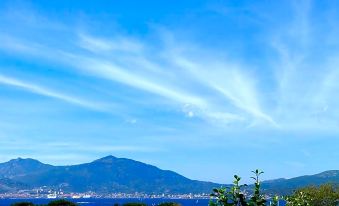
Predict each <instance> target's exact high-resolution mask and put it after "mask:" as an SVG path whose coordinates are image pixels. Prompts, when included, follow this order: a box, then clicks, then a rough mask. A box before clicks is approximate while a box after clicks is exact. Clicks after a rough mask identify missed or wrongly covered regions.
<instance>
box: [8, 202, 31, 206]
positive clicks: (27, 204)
mask: <svg viewBox="0 0 339 206" xmlns="http://www.w3.org/2000/svg"><path fill="white" fill-rule="evenodd" d="M11 206H34V204H33V203H31V202H17V203H13V204H11Z"/></svg>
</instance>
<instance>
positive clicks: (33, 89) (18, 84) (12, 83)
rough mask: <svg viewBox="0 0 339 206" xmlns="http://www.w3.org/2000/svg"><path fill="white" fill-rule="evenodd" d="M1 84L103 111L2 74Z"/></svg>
mask: <svg viewBox="0 0 339 206" xmlns="http://www.w3.org/2000/svg"><path fill="white" fill-rule="evenodd" d="M0 84H2V85H7V86H12V87H17V88H20V89H23V90H25V91H29V92H31V93H34V94H39V95H42V96H46V97H51V98H54V99H58V100H61V101H64V102H67V103H70V104H74V105H78V106H81V107H84V108H88V109H93V110H99V111H100V110H102V109H103V108H102V106H100V105H99V104H93V103H91V102H88V101H85V100H82V99H79V98H75V97H72V96H68V95H65V94H62V93H59V92H56V91H53V90H50V89H48V88H45V87H41V86H38V85H35V84H31V83H27V82H24V81H21V80H18V79H14V78H11V77H8V76H4V75H1V74H0Z"/></svg>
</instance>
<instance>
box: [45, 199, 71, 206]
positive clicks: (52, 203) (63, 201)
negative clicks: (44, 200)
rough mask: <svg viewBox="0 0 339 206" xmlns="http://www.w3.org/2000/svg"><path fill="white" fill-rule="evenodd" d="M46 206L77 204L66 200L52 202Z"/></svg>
mask: <svg viewBox="0 0 339 206" xmlns="http://www.w3.org/2000/svg"><path fill="white" fill-rule="evenodd" d="M47 206H77V204H75V203H73V202H70V201H68V200H54V201H51V202H50V203H48V205H47Z"/></svg>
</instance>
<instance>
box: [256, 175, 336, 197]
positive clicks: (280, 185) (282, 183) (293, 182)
mask: <svg viewBox="0 0 339 206" xmlns="http://www.w3.org/2000/svg"><path fill="white" fill-rule="evenodd" d="M324 183H335V184H339V170H329V171H325V172H322V173H319V174H315V175H305V176H300V177H295V178H291V179H283V178H281V179H277V180H269V181H264V182H263V183H262V187H263V188H264V189H265V190H267V191H269V192H270V193H278V194H283V195H284V194H289V193H291V192H292V191H293V190H295V189H297V188H300V187H305V186H308V185H320V184H324Z"/></svg>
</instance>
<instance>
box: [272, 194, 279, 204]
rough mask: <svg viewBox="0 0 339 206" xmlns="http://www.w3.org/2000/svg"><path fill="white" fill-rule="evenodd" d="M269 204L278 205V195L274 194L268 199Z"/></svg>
mask: <svg viewBox="0 0 339 206" xmlns="http://www.w3.org/2000/svg"><path fill="white" fill-rule="evenodd" d="M270 206H279V196H277V195H275V196H274V197H273V198H272V200H271V201H270Z"/></svg>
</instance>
